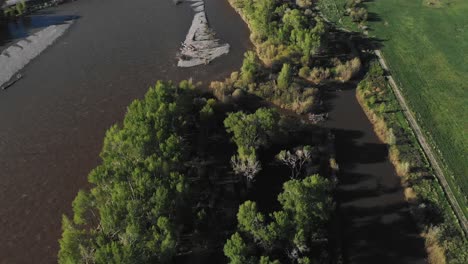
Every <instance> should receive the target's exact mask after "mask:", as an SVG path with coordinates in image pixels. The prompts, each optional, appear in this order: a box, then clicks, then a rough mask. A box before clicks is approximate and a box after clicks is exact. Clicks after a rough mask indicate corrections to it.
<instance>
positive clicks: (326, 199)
mask: <svg viewBox="0 0 468 264" xmlns="http://www.w3.org/2000/svg"><path fill="white" fill-rule="evenodd" d="M331 189H332V184H331V183H330V181H328V180H327V179H326V178H323V177H321V176H319V175H312V176H309V177H306V178H304V179H303V180H298V179H293V180H290V181H287V182H286V183H284V186H283V192H282V193H281V194H279V196H278V201H279V202H280V204H281V210H279V211H275V212H273V213H270V214H269V215H268V216H266V215H265V214H264V213H262V212H260V211H259V209H258V207H257V204H256V203H255V202H253V201H246V202H244V203H243V204H242V205H241V206H240V207H239V212H238V213H237V221H238V230H237V232H236V233H234V234H233V235H232V236H231V238H230V239H228V240H227V242H226V244H225V245H224V254H225V255H226V256H227V257H228V258H229V261H230V263H232V264H245V263H271V264H273V263H280V261H281V262H290V263H301V264H309V263H315V262H316V261H318V263H324V262H325V260H326V259H327V255H326V254H324V253H325V252H326V250H324V246H325V245H326V242H327V235H326V234H327V232H326V225H327V222H328V220H329V216H330V212H331V210H332V208H333V203H332V200H331V198H330V197H331V196H330V192H331Z"/></svg>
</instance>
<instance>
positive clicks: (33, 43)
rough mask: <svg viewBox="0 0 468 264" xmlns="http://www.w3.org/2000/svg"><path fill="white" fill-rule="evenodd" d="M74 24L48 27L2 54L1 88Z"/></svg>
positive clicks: (0, 66) (0, 60) (0, 59)
mask: <svg viewBox="0 0 468 264" xmlns="http://www.w3.org/2000/svg"><path fill="white" fill-rule="evenodd" d="M72 23H73V21H69V22H66V23H64V24H61V25H53V26H49V27H46V28H45V29H43V30H41V31H39V32H37V33H36V34H34V35H31V36H29V37H27V38H26V39H23V40H20V41H18V42H17V43H16V44H14V45H11V46H10V47H8V48H7V49H5V50H4V51H3V52H2V53H1V54H0V87H1V86H3V85H4V84H5V83H7V82H8V81H9V80H10V79H11V78H12V77H13V76H14V75H15V73H17V72H18V71H19V70H21V69H22V68H24V67H25V66H26V65H27V64H28V63H29V62H30V61H31V60H32V59H34V58H35V57H37V56H38V55H39V54H40V53H41V52H43V51H44V50H45V49H46V48H47V47H48V46H50V45H51V44H52V43H53V42H54V41H55V40H56V39H57V38H58V37H60V36H61V35H63V33H65V31H66V30H67V29H68V28H69V27H70V25H71V24H72Z"/></svg>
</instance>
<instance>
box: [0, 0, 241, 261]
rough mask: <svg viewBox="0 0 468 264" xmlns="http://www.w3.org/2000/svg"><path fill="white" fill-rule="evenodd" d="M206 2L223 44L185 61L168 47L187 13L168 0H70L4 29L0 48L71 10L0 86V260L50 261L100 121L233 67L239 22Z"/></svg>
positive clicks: (89, 162)
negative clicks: (222, 51)
mask: <svg viewBox="0 0 468 264" xmlns="http://www.w3.org/2000/svg"><path fill="white" fill-rule="evenodd" d="M206 8H207V14H208V17H209V20H210V23H211V26H212V27H213V29H214V30H215V31H216V32H217V33H218V35H217V36H218V37H219V38H220V39H222V40H223V41H225V42H228V43H229V44H230V45H231V52H230V54H229V55H227V56H223V57H220V58H218V59H217V60H215V61H214V62H212V63H211V64H210V65H207V66H200V67H195V68H189V69H180V68H177V67H176V63H177V60H176V54H177V52H178V48H179V46H180V42H181V41H183V40H184V38H185V34H186V33H187V31H188V28H189V27H190V23H191V21H192V18H193V13H192V10H191V8H190V7H189V6H187V5H179V6H175V5H174V4H173V3H172V1H171V0H157V1H155V0H140V1H138V2H137V3H135V2H134V1H128V0H79V1H76V2H72V3H69V4H65V5H62V6H59V7H57V8H51V9H47V10H43V11H42V12H40V13H39V14H37V15H34V16H32V17H31V18H29V21H35V22H34V23H29V24H28V22H27V21H28V19H27V20H25V21H23V22H18V23H17V24H20V25H21V23H22V25H23V26H19V29H17V30H15V29H11V30H10V31H9V32H10V33H9V34H4V35H3V42H0V46H1V45H5V43H8V42H11V41H14V39H15V38H18V37H24V36H26V35H28V34H30V33H31V32H34V30H37V29H40V28H41V27H42V26H46V25H48V24H53V23H56V22H59V23H60V19H58V18H63V17H70V16H73V17H77V19H76V21H75V23H74V24H73V26H72V27H71V28H70V30H69V31H68V32H67V33H65V35H64V36H62V37H61V38H60V39H59V40H58V41H57V43H55V44H54V45H53V46H52V47H50V48H49V49H47V50H46V51H45V52H44V53H43V54H41V55H40V56H39V57H38V58H36V59H35V60H34V61H33V62H32V63H30V64H29V65H28V66H27V67H26V68H25V69H24V70H23V71H22V73H23V76H24V78H22V79H21V80H20V81H19V82H17V83H15V84H14V85H13V86H12V87H10V88H9V89H8V90H6V91H1V92H0V232H1V233H2V236H0V245H1V249H0V263H53V262H56V254H57V251H58V242H57V240H58V239H59V237H60V233H61V230H60V222H61V215H62V214H63V213H67V214H69V213H70V211H71V202H72V200H73V198H74V196H75V195H76V193H77V191H78V190H79V189H80V188H85V187H86V186H87V180H86V176H87V174H88V172H89V171H90V170H91V169H92V168H93V167H95V166H96V165H97V164H98V162H99V158H98V154H99V151H100V148H101V146H102V140H103V137H104V133H105V131H106V129H107V128H109V127H110V126H111V125H112V124H113V123H115V122H117V121H119V120H121V119H122V117H123V115H124V113H125V109H126V106H127V105H128V104H129V103H130V102H131V101H132V100H133V99H135V98H141V97H142V96H143V95H144V94H145V92H146V91H147V88H148V86H150V85H152V84H154V83H155V82H156V80H159V79H164V80H176V81H178V80H182V79H187V78H190V77H193V78H194V80H195V81H207V80H216V79H222V78H224V77H226V76H227V75H228V74H230V73H231V72H232V71H234V70H237V69H238V68H239V67H240V65H241V62H242V55H243V53H244V52H245V50H246V49H247V48H249V47H250V43H249V41H248V34H249V32H248V29H247V27H246V26H245V24H244V23H243V22H242V20H241V19H240V17H239V16H237V14H236V13H235V12H234V11H233V10H232V9H231V8H230V7H229V5H228V4H227V1H219V0H206ZM40 16H42V18H40ZM51 20H55V21H56V22H50V21H51ZM38 21H40V22H38ZM41 23H42V24H41ZM35 25H37V26H35Z"/></svg>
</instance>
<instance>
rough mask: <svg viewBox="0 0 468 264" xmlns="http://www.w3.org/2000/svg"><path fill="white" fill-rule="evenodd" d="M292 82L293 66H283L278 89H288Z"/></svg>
mask: <svg viewBox="0 0 468 264" xmlns="http://www.w3.org/2000/svg"><path fill="white" fill-rule="evenodd" d="M291 81H292V71H291V65H289V64H287V63H285V64H283V68H281V72H280V73H279V75H278V88H280V89H283V90H284V89H287V88H288V87H289V85H290V84H291Z"/></svg>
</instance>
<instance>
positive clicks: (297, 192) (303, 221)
mask: <svg viewBox="0 0 468 264" xmlns="http://www.w3.org/2000/svg"><path fill="white" fill-rule="evenodd" d="M330 190H331V183H330V182H329V181H328V180H327V179H325V178H323V177H321V176H319V175H312V176H309V177H307V178H305V179H303V180H302V181H300V180H290V181H288V182H286V183H284V186H283V192H282V193H281V194H280V195H279V196H278V201H279V202H280V203H281V205H282V208H283V210H285V211H286V212H289V213H290V214H291V215H292V216H293V219H294V223H295V224H296V225H297V229H296V230H303V232H306V234H309V235H310V236H308V237H311V236H312V235H314V234H316V232H317V231H319V230H320V228H322V227H323V224H324V223H326V221H327V220H328V218H329V214H330V210H331V206H332V202H331V198H330Z"/></svg>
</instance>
